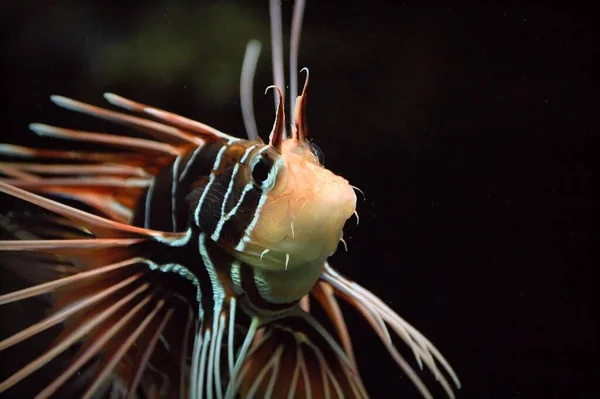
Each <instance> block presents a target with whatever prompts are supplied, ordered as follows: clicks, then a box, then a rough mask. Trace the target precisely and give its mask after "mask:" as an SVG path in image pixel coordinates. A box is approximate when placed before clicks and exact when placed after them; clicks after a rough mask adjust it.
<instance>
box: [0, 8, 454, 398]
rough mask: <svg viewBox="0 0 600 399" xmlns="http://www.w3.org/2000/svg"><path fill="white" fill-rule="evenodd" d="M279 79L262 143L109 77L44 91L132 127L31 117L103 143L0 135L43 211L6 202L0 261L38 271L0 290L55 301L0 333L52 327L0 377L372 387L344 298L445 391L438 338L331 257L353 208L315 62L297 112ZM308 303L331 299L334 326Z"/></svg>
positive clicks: (18, 190)
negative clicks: (114, 130) (309, 120)
mask: <svg viewBox="0 0 600 399" xmlns="http://www.w3.org/2000/svg"><path fill="white" fill-rule="evenodd" d="M276 3H277V2H271V6H272V10H273V6H274V5H276ZM302 9H303V2H299V5H298V7H296V9H295V12H296V13H298V12H299V13H301V12H302ZM298 20H300V21H301V15H300V16H298V15H297V14H295V16H294V21H296V30H295V31H293V35H292V43H295V42H296V43H297V42H298V41H299V26H298ZM249 48H250V47H249ZM296 57H297V54H296ZM291 64H294V63H293V62H292V63H291ZM276 69H277V68H276ZM292 80H293V79H292ZM275 81H276V82H277V81H280V82H281V78H280V77H279V78H278V76H275ZM283 86H284V85H283V84H278V85H277V86H273V87H272V88H271V89H273V92H274V93H275V98H276V104H277V106H276V116H275V122H274V124H273V128H272V130H271V132H270V134H269V140H268V142H263V141H262V140H261V139H260V138H259V137H254V136H253V135H252V134H249V139H241V138H237V137H234V136H231V135H229V134H226V133H223V132H221V131H219V130H217V129H214V128H212V127H210V126H207V125H205V124H203V123H201V122H197V121H194V120H191V119H188V118H185V117H183V116H180V115H177V114H174V113H171V112H168V111H165V110H162V109H159V108H155V107H153V106H149V105H146V104H142V103H139V102H135V101H132V100H129V99H126V98H123V97H120V96H118V95H115V94H111V93H107V94H105V96H104V97H105V99H106V100H107V101H108V102H109V103H111V104H112V105H113V106H116V107H118V108H120V109H121V110H120V111H117V110H109V109H105V108H101V107H97V106H93V105H89V104H85V103H81V102H78V101H75V100H72V99H68V98H65V97H61V96H52V97H51V100H52V101H53V102H54V103H55V104H57V105H58V106H60V107H63V108H66V109H69V110H71V111H75V112H80V113H84V114H88V115H91V116H94V117H98V118H101V119H105V120H108V121H111V122H114V123H116V124H119V125H121V126H123V127H124V128H126V129H128V130H127V131H128V134H127V135H111V134H106V133H102V132H85V131H81V130H74V129H67V128H61V127H54V126H48V125H44V124H32V125H30V129H31V130H32V131H33V132H34V133H36V134H37V135H39V136H42V137H53V138H59V139H64V140H69V141H75V142H88V143H94V144H96V145H97V146H98V148H99V150H98V151H80V150H76V149H72V148H66V149H65V150H46V149H43V148H25V147H19V146H15V145H9V144H4V145H2V146H0V154H2V155H3V156H5V157H10V158H11V161H10V162H4V163H2V164H0V171H1V172H2V174H3V175H4V176H5V177H4V178H3V179H2V180H0V191H2V192H4V193H5V194H8V195H10V196H13V197H15V198H18V199H20V200H23V201H25V202H26V203H29V204H30V205H33V206H34V207H37V208H38V210H40V211H38V212H33V213H31V212H18V211H15V212H11V213H10V214H8V215H6V216H3V217H2V219H0V226H1V227H2V229H3V230H4V232H5V236H6V237H8V239H6V240H3V241H0V251H3V252H4V253H3V258H2V262H1V264H2V266H3V267H5V268H6V269H8V270H11V271H12V272H14V273H15V274H16V275H18V276H20V277H22V278H24V279H25V280H27V281H29V282H30V283H31V286H30V287H28V288H24V289H21V290H16V291H11V292H8V293H4V294H2V295H0V305H1V306H10V305H11V304H13V305H14V304H21V303H26V302H25V301H27V300H29V299H31V298H36V297H43V298H49V300H50V302H51V310H50V312H49V313H48V314H47V315H45V316H43V317H41V318H40V319H39V320H37V321H36V322H35V323H33V324H32V325H30V326H29V327H26V328H23V329H22V330H20V331H18V332H16V333H14V334H12V335H10V336H8V337H6V338H4V337H3V338H2V341H0V351H5V350H15V349H16V350H18V349H19V347H20V345H21V346H22V345H26V344H27V342H28V340H32V339H36V337H40V336H43V335H44V334H50V331H51V330H52V329H53V328H59V327H60V331H59V333H57V334H54V335H53V336H52V338H51V340H50V341H51V342H50V344H49V345H47V346H46V347H45V348H44V349H43V350H41V351H38V353H36V354H34V355H33V356H32V357H31V359H24V360H23V361H20V362H15V365H14V367H12V369H13V370H12V371H11V372H10V373H9V374H8V375H7V376H6V377H4V379H3V380H1V381H0V393H2V394H10V392H17V391H15V390H14V389H15V387H17V386H19V385H22V384H25V383H26V382H27V381H28V380H30V379H31V378H32V376H33V375H36V373H39V372H40V370H48V372H47V375H48V377H47V378H46V379H45V380H44V379H43V378H42V380H41V381H42V383H40V386H39V387H36V394H37V395H38V396H37V397H50V396H59V397H64V396H77V397H84V398H87V397H98V396H105V395H109V396H112V397H179V398H187V397H189V398H203V397H207V398H213V397H216V398H234V397H244V398H245V397H273V398H285V397H287V398H304V397H306V398H309V397H313V398H320V397H322V398H346V397H348V398H366V397H368V394H367V391H366V389H365V388H364V386H363V383H362V381H361V379H360V374H359V371H358V364H357V361H356V359H355V356H354V353H353V349H352V342H351V339H350V332H349V329H348V327H347V325H346V323H345V321H344V317H343V314H342V311H341V309H340V307H339V304H338V299H339V298H341V299H342V300H344V301H346V302H347V303H349V304H350V305H351V306H352V307H354V308H355V309H356V310H358V311H359V312H360V313H361V314H362V315H363V316H364V317H365V319H366V321H367V322H368V323H369V324H370V325H371V326H372V328H373V329H374V331H375V332H376V333H377V334H378V335H379V337H380V338H381V340H382V342H383V344H384V345H385V347H386V348H387V349H388V351H389V353H390V355H391V356H392V357H393V358H394V359H395V360H396V362H397V363H398V365H399V366H400V367H401V368H402V370H403V371H404V372H405V373H406V374H407V375H408V377H409V378H410V379H411V380H412V381H413V382H414V384H415V385H416V387H417V389H418V390H419V391H420V392H421V393H422V394H423V396H425V397H431V394H430V392H429V390H428V388H427V387H425V385H424V384H423V383H422V381H421V380H420V378H419V377H418V375H417V374H416V372H415V371H414V370H413V369H412V367H411V366H410V365H409V364H408V363H407V362H406V361H405V360H404V358H403V357H402V356H401V355H400V353H399V352H398V350H397V349H396V347H395V344H394V342H393V341H392V338H391V336H392V334H395V335H397V336H398V337H399V338H400V339H401V340H402V341H403V342H404V343H406V344H407V345H408V346H409V347H410V348H411V349H412V351H413V353H414V355H415V358H416V360H417V362H418V364H419V365H420V366H421V367H422V365H423V364H425V365H426V366H427V367H428V368H429V369H430V370H431V371H432V372H433V373H434V375H435V376H436V378H437V379H438V380H439V381H440V383H441V385H442V387H443V388H444V389H445V391H446V393H447V394H448V395H449V396H450V397H453V390H452V388H451V386H450V383H449V382H448V381H447V378H446V376H445V374H444V373H446V375H449V377H450V379H452V380H453V381H454V383H455V384H456V385H457V386H458V385H459V382H458V379H457V378H456V375H455V374H454V372H453V370H452V369H451V368H450V366H449V365H448V363H447V362H446V360H445V359H444V358H443V357H442V356H441V354H440V353H439V352H438V351H437V349H435V347H434V346H433V345H432V344H431V343H430V342H429V341H428V340H427V339H426V338H425V337H423V336H422V335H421V334H420V333H419V332H418V331H417V330H416V329H414V328H413V327H412V326H411V325H410V324H408V323H406V322H405V321H404V320H403V319H402V318H400V316H398V315H397V314H396V313H395V312H394V311H393V310H392V309H390V308H389V307H388V306H387V305H386V304H385V303H384V302H383V301H381V300H380V299H379V298H378V297H376V296H375V295H374V294H372V293H371V292H369V291H368V290H366V289H364V288H363V287H361V286H360V285H358V284H356V283H355V282H352V281H350V280H348V279H347V278H345V277H343V276H342V275H341V274H340V273H339V272H338V271H336V270H335V269H333V268H332V267H331V266H330V265H329V264H328V262H327V259H328V258H329V257H330V256H331V255H332V254H333V253H334V252H335V251H336V249H337V247H338V246H339V243H340V242H343V233H342V229H343V226H344V224H345V223H346V221H347V220H348V219H349V218H350V217H351V216H352V215H353V214H355V213H356V209H355V208H356V195H355V190H354V188H353V186H351V185H350V184H349V182H348V181H347V180H346V179H344V178H343V177H341V176H337V175H335V174H334V173H332V172H331V171H329V170H328V169H326V168H325V167H324V165H323V164H322V158H321V157H320V154H319V150H318V148H317V147H316V145H314V144H313V143H312V142H310V141H309V140H308V139H307V135H308V130H307V126H306V122H305V110H306V101H307V100H306V99H307V87H308V71H306V80H305V84H304V88H303V90H302V93H301V94H300V95H299V96H298V97H297V98H295V97H296V96H295V93H294V92H293V90H292V94H291V97H292V99H295V101H294V102H293V105H292V107H291V109H292V110H293V112H292V113H291V114H290V115H291V117H290V120H291V124H290V125H289V126H288V124H287V123H286V112H285V110H284V96H283V93H282V91H281V88H283ZM242 102H243V103H244V101H242ZM123 110H124V111H126V112H123ZM246 111H247V110H246ZM245 114H248V112H245ZM288 129H289V135H288ZM247 130H248V131H249V132H250V131H251V130H252V129H250V128H248V129H247ZM100 148H102V149H101V150H100ZM106 148H110V149H109V150H107V149H106ZM67 202H68V204H67ZM73 203H75V205H73ZM311 306H320V307H322V308H323V310H324V312H325V314H326V315H327V317H328V318H329V319H330V321H331V324H332V326H333V328H332V329H331V330H330V329H328V328H325V327H324V326H323V325H322V324H321V323H320V322H319V321H318V320H317V319H316V318H315V317H313V315H312V314H311V312H310V309H311ZM50 335H51V334H50ZM59 360H60V367H51V366H52V365H53V364H54V365H55V363H56V362H59ZM438 365H441V369H440V368H438Z"/></svg>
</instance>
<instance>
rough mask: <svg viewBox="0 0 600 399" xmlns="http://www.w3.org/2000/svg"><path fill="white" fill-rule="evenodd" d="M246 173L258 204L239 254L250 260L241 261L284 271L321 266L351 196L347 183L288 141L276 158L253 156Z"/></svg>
mask: <svg viewBox="0 0 600 399" xmlns="http://www.w3.org/2000/svg"><path fill="white" fill-rule="evenodd" d="M259 157H260V158H259ZM248 173H249V175H250V177H251V178H252V179H253V180H254V181H255V184H256V185H257V186H260V187H261V189H262V193H263V194H262V195H263V198H262V201H261V203H260V204H259V206H258V207H257V210H256V216H255V217H256V220H255V224H254V225H253V226H252V228H251V229H249V230H248V231H247V234H246V235H245V236H244V238H243V241H244V249H243V252H244V253H245V254H247V255H248V257H249V258H254V259H245V260H247V261H250V263H252V264H253V265H255V266H257V267H264V268H267V269H270V270H284V269H285V270H287V269H293V268H295V267H301V266H302V265H306V264H308V263H311V264H312V263H320V262H323V261H324V260H325V259H326V258H327V257H329V256H330V255H332V254H333V253H334V252H335V251H336V249H337V247H338V244H339V241H340V239H341V238H342V228H343V227H344V224H345V222H346V220H348V219H349V218H350V217H351V216H352V214H353V213H354V212H355V208H356V195H355V193H354V190H353V188H352V186H350V184H349V183H348V181H347V180H346V179H344V178H342V177H340V176H337V175H335V174H334V173H332V172H331V171H330V170H328V169H325V168H324V167H323V166H322V165H321V164H320V163H319V160H318V158H317V156H316V155H315V153H314V151H313V147H312V145H311V144H310V143H309V142H306V141H302V142H299V141H298V140H295V139H293V138H291V139H287V140H285V141H283V143H282V145H281V148H280V152H279V151H277V152H276V151H269V150H267V151H264V152H262V153H261V154H257V155H255V157H254V159H251V160H250V162H249V164H248ZM256 180H261V181H256ZM257 257H258V258H257Z"/></svg>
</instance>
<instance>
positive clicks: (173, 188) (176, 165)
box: [171, 155, 181, 232]
mask: <svg viewBox="0 0 600 399" xmlns="http://www.w3.org/2000/svg"><path fill="white" fill-rule="evenodd" d="M179 162H181V155H180V156H178V157H177V158H175V162H173V181H172V183H171V222H172V225H173V232H175V231H177V220H176V219H177V218H176V217H175V203H176V202H177V201H176V200H175V195H176V194H177V170H178V169H179Z"/></svg>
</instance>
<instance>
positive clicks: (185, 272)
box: [145, 260, 204, 320]
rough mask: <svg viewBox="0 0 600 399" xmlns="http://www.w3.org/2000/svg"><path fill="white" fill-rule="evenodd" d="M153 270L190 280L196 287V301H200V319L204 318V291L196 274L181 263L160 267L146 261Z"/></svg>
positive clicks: (166, 264)
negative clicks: (174, 274)
mask: <svg viewBox="0 0 600 399" xmlns="http://www.w3.org/2000/svg"><path fill="white" fill-rule="evenodd" d="M145 262H146V263H147V264H148V266H149V267H150V269H151V270H159V271H161V272H163V273H176V274H179V275H180V276H181V277H183V278H186V279H187V280H190V281H191V282H192V284H194V286H196V300H197V301H198V304H199V306H198V317H199V318H200V320H203V318H204V309H202V291H201V290H200V281H198V277H196V275H195V274H194V273H192V272H191V271H190V269H188V268H187V267H185V266H183V265H181V264H179V263H165V264H164V265H159V264H158V263H155V262H152V261H151V260H146V261H145Z"/></svg>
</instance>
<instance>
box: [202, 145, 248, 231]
mask: <svg viewBox="0 0 600 399" xmlns="http://www.w3.org/2000/svg"><path fill="white" fill-rule="evenodd" d="M257 145H258V144H254V145H252V146H250V147H248V148H247V149H246V151H244V155H242V157H241V158H240V162H239V163H237V164H235V167H234V168H233V172H232V174H231V179H230V180H229V187H227V192H226V193H225V197H224V198H223V204H222V205H221V216H220V217H219V222H218V223H217V227H215V231H214V232H213V234H212V235H211V237H210V238H211V239H212V240H213V241H218V240H219V236H220V235H221V230H222V229H223V226H224V225H225V222H227V221H228V220H229V219H230V218H231V217H232V216H233V215H234V214H235V212H237V210H238V208H239V207H240V205H241V204H242V201H243V200H244V196H245V195H246V193H247V192H248V191H249V190H250V189H251V188H252V185H250V187H248V185H246V187H244V191H243V192H242V195H241V197H240V199H239V200H238V202H237V204H236V205H235V207H233V209H232V210H231V211H229V213H228V214H227V215H225V207H226V206H227V200H228V199H229V196H230V195H231V192H232V191H233V185H234V184H235V178H236V176H237V173H238V171H239V168H240V164H243V163H244V162H246V159H247V158H248V156H249V155H250V153H251V152H252V150H253V149H254V148H255V147H256V146H257Z"/></svg>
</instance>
